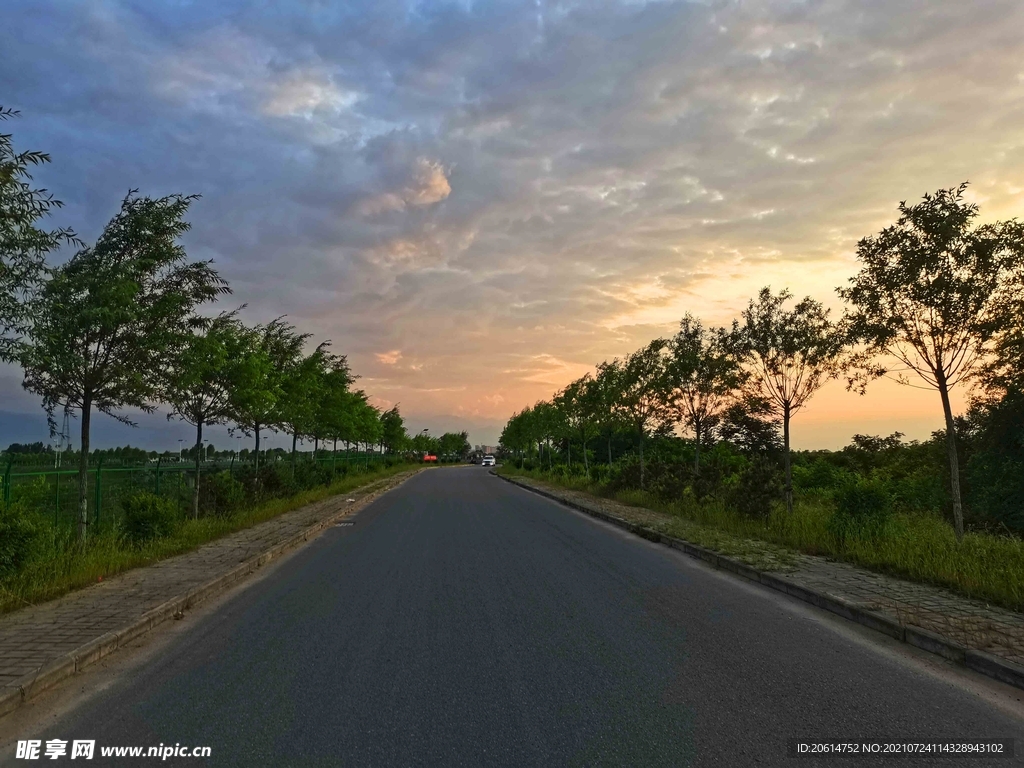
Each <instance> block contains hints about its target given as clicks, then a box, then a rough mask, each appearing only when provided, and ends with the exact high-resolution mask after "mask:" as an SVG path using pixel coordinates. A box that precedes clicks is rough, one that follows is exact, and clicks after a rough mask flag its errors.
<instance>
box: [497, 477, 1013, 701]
mask: <svg viewBox="0 0 1024 768" xmlns="http://www.w3.org/2000/svg"><path fill="white" fill-rule="evenodd" d="M491 474H492V475H494V476H495V477H500V478H501V479H502V480H504V481H505V482H507V483H512V485H515V486H517V487H519V488H522V489H524V490H527V491H531V492H533V493H536V494H537V495H539V496H544V497H546V498H548V499H551V500H552V501H557V502H558V503H559V504H562V505H564V506H567V507H571V508H572V509H575V510H578V511H580V512H583V513H584V514H587V515H590V516H591V517H596V518H597V519H599V520H603V521H604V522H606V523H611V524H612V525H616V526H618V527H620V528H625V529H626V530H627V531H629V532H630V533H634V534H636V535H638V536H641V537H643V538H645V539H648V540H650V541H655V542H658V543H660V544H664V545H666V546H669V547H672V549H678V550H680V551H681V552H685V553H686V554H687V555H690V556H691V557H695V558H698V559H699V560H703V561H704V562H706V563H708V564H709V565H713V566H714V567H715V568H719V569H720V570H723V571H729V572H730V573H734V574H736V575H737V576H741V577H743V578H745V579H747V580H749V581H755V582H757V583H759V584H762V585H764V586H766V587H770V588H771V589H774V590H777V591H779V592H785V593H786V594H787V595H790V596H791V597H795V598H797V599H798V600H802V601H804V602H805V603H810V604H811V605H814V606H816V607H818V608H822V609H824V610H826V611H829V612H831V613H834V614H836V615H838V616H842V617H843V618H844V619H848V620H849V621H854V622H856V623H858V624H860V625H862V626H864V627H867V628H869V629H873V630H875V631H876V632H881V633H883V634H885V635H888V636H889V637H892V638H895V639H896V640H899V641H900V642H901V643H907V644H908V645H913V646H914V647H915V648H920V649H921V650H924V651H928V652H930V653H934V654H936V655H938V656H942V657H944V658H946V659H948V660H950V661H954V662H956V663H957V664H960V665H961V666H965V667H967V668H968V669H971V670H973V671H975V672H979V673H981V674H983V675H986V676H987V677H991V678H994V679H996V680H999V681H1000V682H1002V683H1006V684H1008V685H1012V686H1014V687H1016V688H1021V689H1024V667H1022V666H1020V665H1017V664H1014V663H1013V662H1010V661H1006V660H1005V659H1000V658H998V657H997V656H993V655H992V654H990V653H985V652H984V651H976V650H971V649H968V648H965V647H964V646H962V645H960V644H959V643H956V642H954V641H952V640H950V639H949V638H947V637H943V636H942V635H939V634H937V633H935V632H932V631H931V630H928V629H924V628H923V627H917V626H914V625H913V624H901V623H900V622H898V621H895V620H893V619H890V618H889V617H888V616H885V615H883V614H881V613H877V612H876V611H873V610H871V609H868V608H864V607H862V606H861V605H859V604H857V603H855V602H852V601H850V600H846V599H844V598H842V597H838V596H836V595H830V594H827V593H825V592H819V591H817V590H814V589H809V588H808V587H804V586H801V585H800V584H797V583H795V582H793V581H790V580H789V579H787V578H785V577H783V576H778V575H775V574H772V573H766V572H764V571H759V570H757V569H756V568H752V567H750V566H749V565H747V564H746V563H741V562H739V561H738V560H734V559H732V558H731V557H727V556H725V555H720V554H718V553H717V552H714V551H712V550H710V549H705V548H704V547H700V546H697V545H696V544H691V543H690V542H688V541H683V540H682V539H676V538H673V537H671V536H665V535H664V534H661V533H658V532H657V531H654V530H652V529H650V528H645V527H644V526H642V525H640V524H639V523H632V522H630V521H628V520H623V519H622V518H621V517H616V516H615V515H611V514H608V513H607V512H603V511H601V510H599V509H593V508H591V507H588V506H586V505H584V504H579V503H577V502H574V501H571V500H569V499H564V498H561V497H560V496H558V495H557V494H555V493H551V492H549V491H545V490H542V489H540V488H534V487H533V486H531V485H527V484H525V483H520V482H517V481H516V480H515V478H511V477H504V476H503V475H499V474H498V473H497V472H493V471H492V472H491Z"/></svg>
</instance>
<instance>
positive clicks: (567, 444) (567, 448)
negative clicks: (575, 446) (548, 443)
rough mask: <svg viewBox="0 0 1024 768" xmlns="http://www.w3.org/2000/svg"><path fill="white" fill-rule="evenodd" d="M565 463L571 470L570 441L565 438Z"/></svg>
mask: <svg viewBox="0 0 1024 768" xmlns="http://www.w3.org/2000/svg"><path fill="white" fill-rule="evenodd" d="M565 463H566V465H567V466H568V467H569V469H572V440H570V439H569V438H565Z"/></svg>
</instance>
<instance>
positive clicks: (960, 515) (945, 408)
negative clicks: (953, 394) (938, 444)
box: [939, 378, 964, 541]
mask: <svg viewBox="0 0 1024 768" xmlns="http://www.w3.org/2000/svg"><path fill="white" fill-rule="evenodd" d="M939 395H940V396H941V397H942V413H943V415H944V416H945V417H946V452H947V453H948V454H949V485H950V492H951V494H952V497H953V530H954V532H955V533H956V540H957V541H960V540H961V539H963V537H964V509H963V504H962V502H961V499H960V459H959V457H958V456H957V452H956V430H955V428H954V424H953V409H952V408H951V407H950V404H949V387H948V386H947V385H946V381H945V378H940V379H939Z"/></svg>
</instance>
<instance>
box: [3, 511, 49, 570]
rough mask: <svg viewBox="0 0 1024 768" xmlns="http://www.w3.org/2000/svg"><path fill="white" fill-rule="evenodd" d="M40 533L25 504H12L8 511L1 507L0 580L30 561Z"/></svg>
mask: <svg viewBox="0 0 1024 768" xmlns="http://www.w3.org/2000/svg"><path fill="white" fill-rule="evenodd" d="M39 533H40V529H39V526H38V525H37V524H36V523H34V522H33V521H32V520H31V519H30V518H29V513H28V509H27V506H26V505H25V504H21V503H12V504H11V505H10V506H9V507H8V508H6V509H5V508H4V506H3V505H0V578H2V577H4V576H7V575H9V574H11V573H14V572H15V571H17V570H18V569H19V568H21V566H22V565H23V564H24V563H25V561H26V560H28V558H29V556H30V555H31V554H32V549H33V547H34V546H35V543H36V538H37V537H38V536H39Z"/></svg>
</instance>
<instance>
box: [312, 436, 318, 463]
mask: <svg viewBox="0 0 1024 768" xmlns="http://www.w3.org/2000/svg"><path fill="white" fill-rule="evenodd" d="M319 450H320V438H319V437H314V438H313V461H316V452H317V451H319Z"/></svg>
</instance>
